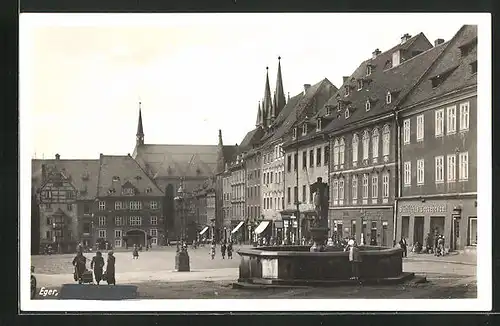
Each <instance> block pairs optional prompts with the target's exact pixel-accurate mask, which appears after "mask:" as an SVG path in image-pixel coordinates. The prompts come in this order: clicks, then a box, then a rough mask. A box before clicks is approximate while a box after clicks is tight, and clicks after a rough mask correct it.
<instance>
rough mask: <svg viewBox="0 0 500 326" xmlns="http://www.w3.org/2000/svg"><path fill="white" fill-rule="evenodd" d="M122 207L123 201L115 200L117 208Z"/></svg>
mask: <svg viewBox="0 0 500 326" xmlns="http://www.w3.org/2000/svg"><path fill="white" fill-rule="evenodd" d="M120 209H122V202H121V201H115V210H117V211H118V210H120Z"/></svg>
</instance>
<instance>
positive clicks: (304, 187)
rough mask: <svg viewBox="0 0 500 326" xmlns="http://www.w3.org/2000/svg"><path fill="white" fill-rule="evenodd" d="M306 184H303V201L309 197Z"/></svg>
mask: <svg viewBox="0 0 500 326" xmlns="http://www.w3.org/2000/svg"><path fill="white" fill-rule="evenodd" d="M306 195H307V194H306V185H303V186H302V202H303V203H305V202H306V200H307V197H306Z"/></svg>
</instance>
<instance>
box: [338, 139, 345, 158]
mask: <svg viewBox="0 0 500 326" xmlns="http://www.w3.org/2000/svg"><path fill="white" fill-rule="evenodd" d="M339 163H340V165H343V164H344V163H345V141H344V137H342V138H340V145H339Z"/></svg>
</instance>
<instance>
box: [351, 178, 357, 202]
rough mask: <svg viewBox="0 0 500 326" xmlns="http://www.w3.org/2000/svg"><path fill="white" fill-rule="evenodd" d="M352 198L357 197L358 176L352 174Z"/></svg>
mask: <svg viewBox="0 0 500 326" xmlns="http://www.w3.org/2000/svg"><path fill="white" fill-rule="evenodd" d="M352 199H353V200H356V199H358V176H357V175H353V176H352Z"/></svg>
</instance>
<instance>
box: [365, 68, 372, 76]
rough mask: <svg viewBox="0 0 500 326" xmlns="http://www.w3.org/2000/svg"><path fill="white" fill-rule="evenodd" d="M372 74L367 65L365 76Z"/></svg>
mask: <svg viewBox="0 0 500 326" xmlns="http://www.w3.org/2000/svg"><path fill="white" fill-rule="evenodd" d="M371 74H372V66H370V65H367V66H366V75H367V76H370V75H371Z"/></svg>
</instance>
